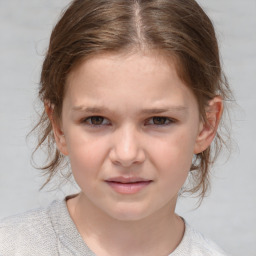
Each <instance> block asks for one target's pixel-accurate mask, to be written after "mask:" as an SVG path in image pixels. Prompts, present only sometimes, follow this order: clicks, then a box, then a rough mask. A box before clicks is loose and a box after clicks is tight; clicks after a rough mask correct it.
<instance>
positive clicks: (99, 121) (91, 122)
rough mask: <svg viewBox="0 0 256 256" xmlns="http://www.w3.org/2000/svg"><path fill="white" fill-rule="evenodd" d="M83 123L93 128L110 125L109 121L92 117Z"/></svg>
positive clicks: (99, 117) (100, 117)
mask: <svg viewBox="0 0 256 256" xmlns="http://www.w3.org/2000/svg"><path fill="white" fill-rule="evenodd" d="M83 123H87V124H89V125H92V126H100V125H106V124H109V121H108V120H107V119H105V118H104V117H102V116H90V117H88V118H86V119H85V120H83Z"/></svg>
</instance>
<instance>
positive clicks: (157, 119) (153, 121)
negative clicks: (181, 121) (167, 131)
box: [147, 116, 174, 126]
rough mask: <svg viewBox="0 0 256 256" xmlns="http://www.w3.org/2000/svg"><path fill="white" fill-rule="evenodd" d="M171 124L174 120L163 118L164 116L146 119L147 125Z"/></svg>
mask: <svg viewBox="0 0 256 256" xmlns="http://www.w3.org/2000/svg"><path fill="white" fill-rule="evenodd" d="M171 123H174V120H172V119H170V118H168V117H164V116H154V117H152V118H150V119H148V121H147V124H149V125H159V126H161V125H169V124H171Z"/></svg>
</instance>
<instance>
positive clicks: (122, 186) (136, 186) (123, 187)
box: [107, 181, 151, 194]
mask: <svg viewBox="0 0 256 256" xmlns="http://www.w3.org/2000/svg"><path fill="white" fill-rule="evenodd" d="M107 183H108V185H109V186H110V187H111V188H112V189H113V190H115V191H116V192H118V193H121V194H135V193H137V192H139V191H141V190H142V189H144V188H145V187H147V186H148V185H149V184H150V183H151V181H141V182H135V183H120V182H113V181H107Z"/></svg>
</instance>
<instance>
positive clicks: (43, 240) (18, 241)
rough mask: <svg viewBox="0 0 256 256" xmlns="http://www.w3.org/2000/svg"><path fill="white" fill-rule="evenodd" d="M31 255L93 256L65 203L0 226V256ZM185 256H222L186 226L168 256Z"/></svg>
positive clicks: (23, 215)
mask: <svg viewBox="0 0 256 256" xmlns="http://www.w3.org/2000/svg"><path fill="white" fill-rule="evenodd" d="M33 255H35V256H56V255H61V256H71V255H76V256H95V254H94V253H93V252H92V251H91V250H90V248H89V247H88V246H87V245H86V244H85V242H84V241H83V239H82V237H81V236H80V234H79V232H78V230H77V228H76V226H75V224H74V222H73V221H72V219H71V217H70V215H69V212H68V209H67V205H66V200H65V199H64V200H62V201H54V202H53V203H52V204H51V205H50V206H49V207H48V208H42V209H37V210H33V211H29V212H27V213H24V214H21V215H17V216H13V217H9V218H6V219H4V220H2V221H1V222H0V256H33ZM185 255H186V256H225V254H224V253H223V252H222V251H221V250H220V249H219V248H218V247H217V246H216V245H215V244H214V243H213V242H211V241H209V240H208V239H206V238H205V237H203V236H202V235H201V234H200V233H198V232H196V231H195V230H193V229H192V228H191V227H190V226H189V225H188V224H187V223H186V227H185V233H184V237H183V239H182V241H181V243H180V244H179V246H178V247H177V248H176V249H175V251H174V252H172V253H171V254H170V255H169V256H185Z"/></svg>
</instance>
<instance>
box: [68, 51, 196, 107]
mask: <svg viewBox="0 0 256 256" xmlns="http://www.w3.org/2000/svg"><path fill="white" fill-rule="evenodd" d="M67 97H68V98H69V100H70V102H71V103H72V104H73V105H79V104H82V103H83V102H91V101H95V102H97V101H101V104H102V103H104V104H107V105H108V106H110V105H113V104H114V103H115V102H116V103H117V102H118V101H120V100H121V101H123V104H129V105H131V104H133V103H134V104H137V106H138V103H140V104H145V105H147V104H148V105H150V104H158V103H159V104H161V103H163V104H166V102H169V103H173V104H183V105H184V106H186V105H187V104H188V103H189V99H190V98H191V99H190V100H192V101H193V100H195V99H193V95H192V93H191V92H190V90H189V89H188V88H187V86H186V85H185V84H184V82H183V81H182V80H181V79H180V78H179V76H178V74H177V69H176V62H175V61H174V60H172V59H170V58H168V59H166V58H164V57H163V56H161V55H157V54H154V53H152V54H143V53H136V54H130V55H124V54H102V55H97V56H94V57H92V58H90V59H87V60H85V61H83V62H82V63H81V64H80V65H79V66H77V67H76V68H75V69H74V70H73V71H72V72H71V73H70V74H69V76H68V80H67V91H66V98H67Z"/></svg>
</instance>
